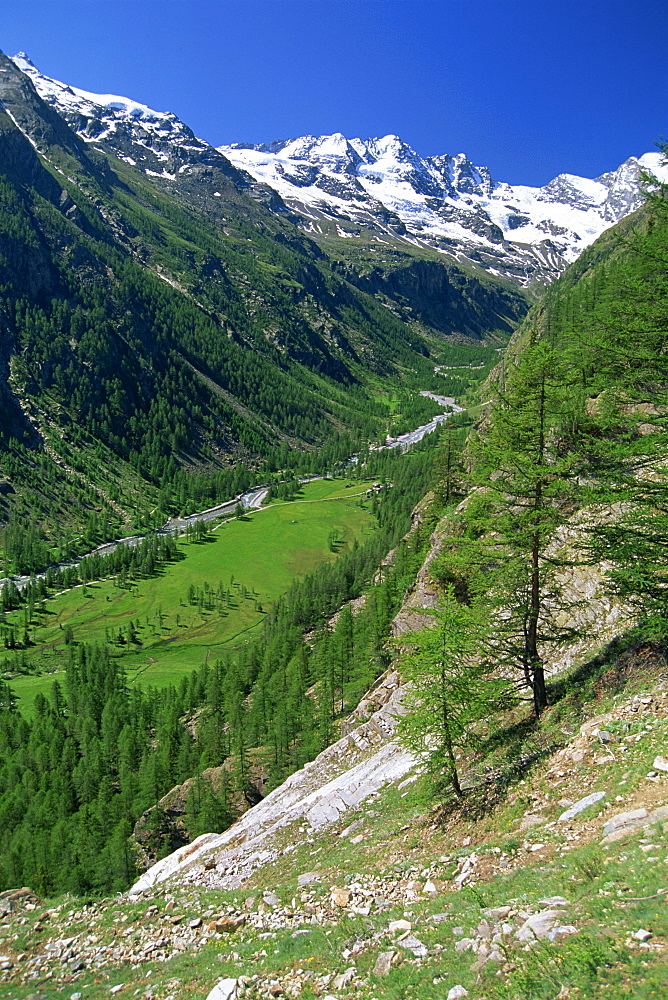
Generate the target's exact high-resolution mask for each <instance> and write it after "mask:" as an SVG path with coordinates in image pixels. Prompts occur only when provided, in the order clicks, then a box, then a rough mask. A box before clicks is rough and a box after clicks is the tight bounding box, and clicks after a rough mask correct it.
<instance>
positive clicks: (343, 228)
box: [219, 133, 668, 285]
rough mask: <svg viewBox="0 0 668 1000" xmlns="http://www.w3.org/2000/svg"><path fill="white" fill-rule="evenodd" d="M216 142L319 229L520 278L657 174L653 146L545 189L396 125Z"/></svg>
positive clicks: (626, 204)
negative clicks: (425, 144) (383, 130)
mask: <svg viewBox="0 0 668 1000" xmlns="http://www.w3.org/2000/svg"><path fill="white" fill-rule="evenodd" d="M219 149H220V151H221V152H222V153H224V154H225V156H227V157H228V158H229V159H230V160H231V161H232V163H234V164H235V166H237V167H238V168H239V169H242V170H245V171H247V172H248V173H250V174H252V176H253V177H255V178H256V180H258V181H261V182H263V183H265V184H268V185H270V186H271V187H273V188H274V189H275V190H276V191H277V192H278V194H279V195H280V196H281V198H282V199H283V201H284V202H285V204H286V205H288V206H289V207H290V208H291V209H293V211H295V212H297V213H299V214H300V215H301V216H302V217H303V220H304V221H303V223H302V224H303V225H304V227H305V228H307V229H308V230H309V231H310V232H311V233H312V234H313V235H314V236H316V237H317V236H318V235H325V234H327V233H330V234H331V233H332V225H333V226H334V227H335V230H336V233H337V234H338V236H339V237H340V238H351V237H354V236H356V235H357V236H359V235H360V234H361V233H362V231H363V230H367V231H369V230H371V231H374V232H375V233H376V234H377V239H378V240H380V242H382V241H383V237H384V239H385V241H387V240H388V239H389V240H390V241H391V242H392V243H393V244H396V243H397V241H400V242H405V243H409V244H410V243H412V244H414V245H417V246H420V247H424V248H429V249H432V250H436V251H440V252H443V253H447V254H449V255H454V256H456V257H457V258H458V259H459V260H463V259H468V260H470V261H472V262H474V263H478V264H483V265H484V266H485V267H486V269H487V270H491V271H492V272H493V273H500V274H506V275H508V274H509V272H510V274H511V275H512V276H513V277H514V278H515V280H516V281H519V283H520V284H523V285H527V284H531V283H533V282H535V281H536V280H540V279H541V278H543V279H544V278H546V277H551V276H554V274H555V273H558V272H559V271H561V270H562V269H563V267H564V266H565V265H566V264H567V263H570V262H571V261H572V260H574V259H575V258H576V257H577V256H579V254H580V253H581V252H582V250H584V248H585V247H587V246H589V244H590V243H593V241H594V240H595V239H596V238H597V237H598V236H599V235H600V234H601V233H602V232H603V230H605V229H607V228H608V227H609V226H611V225H613V224H614V223H615V222H618V221H619V219H621V218H622V217H623V216H624V215H627V214H628V213H629V212H632V211H634V209H636V208H637V207H638V206H639V205H640V203H641V201H642V196H641V194H640V189H639V177H640V173H641V171H643V170H645V171H651V172H652V173H655V174H662V175H663V177H662V179H665V180H668V170H666V169H665V168H662V166H661V158H660V155H659V154H658V153H645V154H644V155H643V156H641V157H640V158H639V159H636V158H635V157H631V158H630V159H628V160H627V161H626V162H625V163H623V164H622V165H621V166H620V167H618V168H617V169H616V170H613V171H611V172H610V173H606V174H603V175H602V176H601V177H597V178H596V179H595V180H589V179H587V178H584V177H576V176H573V175H571V174H561V175H559V176H558V177H555V178H554V180H552V181H550V183H549V184H546V185H545V187H542V188H533V187H526V186H519V185H510V184H505V183H499V182H496V181H495V180H493V178H492V176H491V174H490V172H489V170H488V169H487V167H479V166H476V165H475V164H473V163H472V162H471V161H470V160H469V159H468V158H467V157H466V155H465V154H463V153H459V154H457V155H455V156H451V155H443V156H431V157H421V156H419V155H418V154H417V153H416V152H415V150H413V149H411V147H410V146H408V145H407V144H406V143H404V142H402V141H401V139H400V138H399V137H398V136H396V135H386V136H384V137H383V138H382V139H365V140H363V139H346V138H345V136H343V135H341V134H340V133H337V134H334V135H329V136H303V137H301V138H299V139H291V140H288V141H285V142H275V143H272V144H270V145H261V146H251V145H244V144H236V145H232V146H221V147H219Z"/></svg>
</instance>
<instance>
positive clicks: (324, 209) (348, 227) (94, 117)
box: [14, 53, 668, 289]
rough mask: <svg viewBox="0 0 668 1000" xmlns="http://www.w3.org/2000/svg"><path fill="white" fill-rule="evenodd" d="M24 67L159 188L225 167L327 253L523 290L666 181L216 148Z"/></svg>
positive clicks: (406, 151)
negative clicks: (492, 279) (393, 252)
mask: <svg viewBox="0 0 668 1000" xmlns="http://www.w3.org/2000/svg"><path fill="white" fill-rule="evenodd" d="M14 62H15V63H16V65H17V66H18V67H19V68H20V69H21V70H22V71H23V72H24V73H25V74H27V75H28V76H29V77H30V79H31V80H32V82H33V84H34V86H35V88H36V89H37V91H38V93H39V94H40V96H41V97H42V98H43V99H44V100H45V101H46V103H47V104H48V105H50V106H51V107H52V108H55V109H56V110H57V111H58V113H59V114H60V115H61V116H62V117H63V118H64V119H65V120H66V121H67V122H68V124H69V125H70V127H71V128H72V129H73V130H74V132H75V133H76V134H77V136H78V137H79V138H80V139H81V140H83V141H84V142H85V143H86V144H89V145H90V144H96V143H97V144H102V145H103V146H104V148H106V149H108V150H110V151H111V152H113V153H114V155H116V156H118V157H119V158H121V159H123V160H125V161H126V162H127V163H130V164H131V165H133V166H138V167H139V168H140V169H142V170H144V171H145V172H146V173H147V174H148V175H149V176H152V177H155V178H162V179H164V180H171V181H176V180H177V179H178V178H179V177H180V176H181V175H184V174H185V175H188V174H189V173H192V171H193V170H195V169H196V168H197V167H198V166H199V167H202V166H207V165H209V166H216V167H217V168H218V169H220V170H221V171H222V172H223V173H225V174H226V175H227V176H228V177H229V178H230V179H232V180H233V181H234V183H235V184H236V185H238V186H240V187H242V188H243V189H245V190H247V191H248V192H249V193H250V194H251V196H253V197H255V198H256V199H258V200H260V201H262V202H263V203H264V204H265V205H266V206H267V207H268V208H270V210H271V211H273V212H274V213H276V214H287V215H289V216H290V217H291V218H292V220H293V221H295V222H296V223H297V225H298V227H299V228H300V229H301V230H302V231H304V232H305V233H307V234H308V235H309V236H311V237H312V238H313V239H314V240H315V241H316V242H318V241H320V240H322V239H323V238H324V239H325V240H327V239H329V238H331V237H335V238H338V240H339V241H346V240H351V241H353V242H362V243H368V244H369V245H370V249H371V250H372V251H378V250H379V249H380V248H381V247H382V246H383V245H385V246H387V245H388V241H389V244H390V245H393V246H397V247H399V248H401V249H402V250H404V251H407V252H409V253H410V252H415V251H416V250H417V251H426V252H432V253H435V254H437V255H438V256H441V257H442V256H445V257H446V258H449V259H450V260H451V261H457V262H458V263H460V264H464V265H469V266H473V267H474V268H483V269H486V270H487V271H488V273H491V274H495V275H497V276H502V277H505V278H508V279H509V280H510V281H511V282H513V284H515V285H516V286H519V287H521V288H527V289H530V288H533V287H534V286H538V287H540V286H543V285H545V284H547V283H549V282H550V281H551V280H553V279H554V277H556V276H557V275H558V274H559V273H561V271H563V269H564V267H565V266H566V265H567V264H568V263H571V262H572V261H573V260H574V259H576V258H577V256H579V253H580V252H581V251H582V250H583V249H584V248H585V247H586V246H589V245H590V244H591V243H592V242H593V241H594V240H595V239H596V237H597V236H599V235H600V234H601V233H602V232H603V231H604V230H605V229H606V228H608V227H609V226H610V225H613V224H614V223H615V222H617V221H619V219H621V218H622V217H623V216H625V215H627V214H629V213H630V212H632V211H634V210H635V209H636V208H638V207H639V206H640V204H641V203H642V194H641V191H640V177H641V175H642V173H643V171H646V170H649V171H652V172H658V173H659V174H661V173H662V168H661V162H660V155H659V154H658V153H651V152H650V153H644V154H643V155H641V156H640V157H634V156H631V157H629V158H628V159H627V160H626V161H625V162H624V163H623V164H621V165H620V166H618V167H616V168H614V169H612V170H610V171H607V172H605V173H603V174H601V175H600V176H599V177H597V178H594V179H589V178H583V177H578V176H577V175H574V174H569V173H563V174H559V175H557V177H555V178H553V179H552V180H551V181H549V182H548V183H547V184H546V185H544V186H543V187H540V188H533V187H530V186H527V185H511V184H507V183H505V182H498V181H496V180H495V179H494V178H493V177H492V174H491V172H490V170H489V168H487V167H485V166H478V165H476V164H474V163H473V162H472V161H471V160H470V159H469V158H468V156H466V154H464V153H457V154H449V153H446V154H440V155H435V156H424V157H423V156H421V155H420V154H418V153H417V152H416V151H415V150H414V149H412V148H411V147H410V146H409V145H408V144H407V143H405V142H403V141H402V140H401V139H400V137H399V136H397V135H393V134H389V135H386V136H383V137H380V138H378V137H376V138H369V139H361V138H352V139H347V138H346V137H345V136H344V135H343V134H342V133H333V134H332V135H328V136H313V135H306V136H301V137H297V138H293V139H284V140H275V141H273V142H269V143H259V144H252V143H243V142H239V143H233V144H228V145H220V146H218V147H217V148H214V147H213V146H212V145H210V144H209V143H207V142H205V141H204V140H202V139H199V138H197V137H196V136H195V135H194V133H193V132H192V130H191V129H190V128H189V127H188V126H187V125H185V124H184V123H183V122H182V121H181V120H180V119H179V118H178V117H177V116H176V115H175V114H173V113H172V112H157V111H153V110H152V109H150V108H148V107H147V106H146V105H144V104H141V103H139V102H136V101H133V100H131V99H129V98H125V97H120V96H118V95H113V94H94V93H91V92H89V91H85V90H81V89H79V88H76V87H72V86H69V85H67V84H64V83H61V82H60V81H58V80H55V79H53V78H51V77H47V76H45V75H44V74H42V73H40V71H39V70H38V69H37V68H36V67H35V66H34V64H33V63H32V62H31V61H30V59H29V58H28V56H27V55H26V54H25V53H19V54H18V55H17V56H15V57H14ZM666 176H667V177H668V174H666Z"/></svg>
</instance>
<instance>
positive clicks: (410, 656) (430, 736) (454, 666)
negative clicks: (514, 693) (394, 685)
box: [399, 591, 510, 798]
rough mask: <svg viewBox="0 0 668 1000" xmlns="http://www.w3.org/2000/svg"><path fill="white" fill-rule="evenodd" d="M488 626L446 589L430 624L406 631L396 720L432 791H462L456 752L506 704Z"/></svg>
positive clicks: (473, 742) (478, 611) (478, 609)
mask: <svg viewBox="0 0 668 1000" xmlns="http://www.w3.org/2000/svg"><path fill="white" fill-rule="evenodd" d="M489 643H490V626H489V624H488V620H487V618H486V612H485V609H484V607H482V606H481V605H477V606H467V605H466V604H459V603H458V602H457V601H456V599H455V597H454V595H453V593H452V591H449V592H446V594H445V595H444V596H443V598H442V600H441V604H440V607H439V608H438V609H437V610H436V611H435V612H434V624H433V625H432V626H430V627H428V628H426V629H424V631H422V632H417V633H411V634H410V635H409V636H407V637H406V639H405V641H404V645H405V646H406V647H408V652H407V654H405V655H404V656H402V659H401V673H402V676H403V677H404V679H405V680H406V681H407V682H408V685H409V693H408V696H407V699H406V702H405V706H406V708H408V714H407V715H405V716H403V717H402V718H401V720H400V722H399V733H400V736H401V738H402V740H403V741H404V742H405V743H406V745H407V746H408V747H409V748H410V749H411V750H412V751H413V752H414V753H415V754H416V756H417V757H418V759H420V760H421V761H423V763H424V765H425V767H426V772H427V774H428V776H429V780H430V782H431V785H432V787H433V789H434V791H435V792H436V793H437V794H439V795H440V794H442V793H443V792H444V791H445V790H447V789H451V790H452V791H454V793H455V795H457V796H458V797H459V798H461V797H462V795H463V789H462V784H461V778H460V774H459V765H458V763H457V759H458V754H459V752H460V751H461V750H463V749H471V748H474V747H476V746H479V745H480V742H481V733H482V729H481V725H480V724H481V723H482V722H483V720H484V719H486V718H489V716H490V714H491V713H493V712H494V710H495V709H498V708H499V707H500V706H502V705H504V704H508V703H509V702H510V687H509V684H508V682H507V681H506V680H504V679H503V678H501V677H499V676H494V675H493V673H492V671H491V666H490V662H491V661H490V660H489V658H488V653H489Z"/></svg>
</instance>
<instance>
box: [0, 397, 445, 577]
mask: <svg viewBox="0 0 668 1000" xmlns="http://www.w3.org/2000/svg"><path fill="white" fill-rule="evenodd" d="M420 395H421V396H426V397H428V398H429V399H433V400H434V401H435V402H436V403H438V404H439V405H440V406H442V407H443V408H444V410H446V412H444V413H439V414H437V415H436V416H435V417H434V418H433V420H430V421H429V423H428V424H422V426H420V427H416V429H415V430H414V431H409V432H408V433H407V434H400V435H399V436H398V437H396V438H392V437H389V436H388V437H387V439H386V441H385V444H379V445H372V446H371V448H372V450H375V451H385V450H386V449H388V448H409V447H410V446H411V445H412V444H416V442H418V441H421V440H422V438H423V437H425V435H427V434H431V433H432V432H433V431H435V430H436V428H437V427H438V426H439V424H442V423H443V421H444V420H447V419H448V417H450V416H452V414H453V413H461V412H462V407H461V406H457V404H456V403H455V401H454V399H453V398H452V397H451V396H438V395H437V394H436V393H433V392H427V391H426V390H425V391H424V392H421V393H420ZM356 461H357V456H356V455H354V456H353V457H352V458H351V459H350V463H351V464H352V463H355V462H356ZM322 478H323V477H322V476H304V477H302V478H301V479H300V482H302V483H309V482H314V481H315V480H316V479H322ZM268 489H269V484H268V483H267V484H265V485H264V486H254V487H253V488H252V489H250V490H247V491H246V492H245V493H240V494H239V496H236V497H234V498H233V499H232V500H226V501H225V502H224V503H221V504H217V505H216V506H215V507H209V508H207V509H206V510H201V511H198V512H197V513H196V514H189V515H188V516H187V517H170V518H169V520H168V521H167V522H166V524H165V525H163V527H162V528H158V529H157V530H156V531H155V534H156V535H173V534H175V533H176V532H181V531H183V530H184V529H185V528H187V526H188V525H189V524H195V523H196V522H197V521H213V520H215V518H217V517H224V516H225V515H226V514H233V513H234V512H235V510H236V509H237V506H238V505H241V506H242V507H243V508H244V510H251V509H253V508H257V507H260V506H261V505H262V501H263V500H264V498H265V497H266V495H267V491H268ZM145 537H146V536H145V535H129V536H128V537H126V538H118V539H116V540H115V541H113V542H105V543H104V544H103V545H98V546H97V548H95V549H92V550H91V551H90V552H87V553H85V555H83V556H79V557H78V558H77V559H72V560H70V561H69V562H64V563H56V564H55V565H54V566H52V567H51V569H52V570H56V571H57V570H64V569H71V568H72V567H74V566H78V565H79V563H80V562H81V561H82V560H83V559H86V558H87V556H93V555H99V556H107V555H110V554H111V553H112V552H113V551H114V549H115V548H116V547H117V546H119V545H130V546H132V545H138V544H139V543H140V542H141V541H142V540H143V539H144V538H145ZM45 577H46V572H44V573H36V574H35V575H34V577H30V576H9V577H2V578H0V587H3V586H4V584H5V583H9V582H12V583H14V585H15V587H16V588H17V590H23V589H24V587H26V586H27V585H28V584H29V583H30V580H31V579H35V580H40V579H45Z"/></svg>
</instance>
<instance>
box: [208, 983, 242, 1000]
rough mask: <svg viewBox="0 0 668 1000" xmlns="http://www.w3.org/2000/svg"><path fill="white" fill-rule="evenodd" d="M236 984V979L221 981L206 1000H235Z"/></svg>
mask: <svg viewBox="0 0 668 1000" xmlns="http://www.w3.org/2000/svg"><path fill="white" fill-rule="evenodd" d="M238 982H239V980H238V979H221V980H220V982H219V983H216V985H215V986H214V988H213V989H212V990H211V992H210V993H209V995H208V997H207V998H206V1000H236V997H237V992H238V991H237V986H238Z"/></svg>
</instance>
